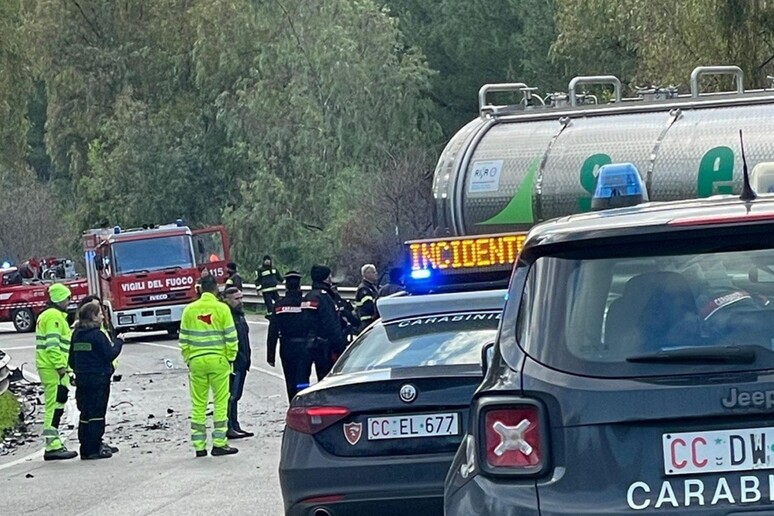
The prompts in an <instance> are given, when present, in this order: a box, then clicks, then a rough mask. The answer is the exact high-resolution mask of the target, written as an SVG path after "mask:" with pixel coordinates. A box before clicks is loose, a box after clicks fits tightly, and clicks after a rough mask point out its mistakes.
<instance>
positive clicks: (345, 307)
mask: <svg viewBox="0 0 774 516" xmlns="http://www.w3.org/2000/svg"><path fill="white" fill-rule="evenodd" d="M328 292H329V293H330V294H331V296H332V297H333V300H334V301H335V302H336V311H338V313H339V321H340V322H341V331H342V332H344V338H345V339H346V340H347V342H351V341H352V340H354V338H355V337H357V335H358V330H359V329H360V318H359V317H358V316H357V313H356V311H355V307H354V306H352V303H350V302H349V301H347V300H346V299H344V298H343V297H341V294H340V293H339V291H338V290H337V289H336V285H334V284H333V283H331V284H330V289H329V290H328Z"/></svg>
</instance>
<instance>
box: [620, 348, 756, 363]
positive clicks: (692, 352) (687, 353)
mask: <svg viewBox="0 0 774 516" xmlns="http://www.w3.org/2000/svg"><path fill="white" fill-rule="evenodd" d="M626 361H627V362H639V363H666V364H668V363H673V364H706V363H709V364H713V363H725V364H751V363H753V362H755V349H754V348H753V347H752V346H744V347H742V346H706V347H680V348H665V349H662V350H660V351H656V352H655V353H643V354H642V355H633V356H630V357H628V358H627V359H626Z"/></svg>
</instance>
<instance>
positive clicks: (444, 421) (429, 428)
mask: <svg viewBox="0 0 774 516" xmlns="http://www.w3.org/2000/svg"><path fill="white" fill-rule="evenodd" d="M459 433H460V422H459V414H457V413H456V412H452V413H448V414H416V415H411V416H390V417H369V418H368V440H369V441H376V440H379V439H406V438H412V437H435V436H443V435H458V434H459Z"/></svg>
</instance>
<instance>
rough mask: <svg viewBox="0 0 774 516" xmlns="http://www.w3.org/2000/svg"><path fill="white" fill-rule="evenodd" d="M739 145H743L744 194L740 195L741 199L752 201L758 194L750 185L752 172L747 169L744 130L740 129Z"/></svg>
mask: <svg viewBox="0 0 774 516" xmlns="http://www.w3.org/2000/svg"><path fill="white" fill-rule="evenodd" d="M739 145H740V146H741V147H742V180H743V184H742V195H740V196H739V200H740V201H744V202H750V201H754V200H755V199H757V198H758V194H756V193H755V190H753V189H752V186H750V172H749V171H748V170H747V158H745V156H744V138H743V137H742V130H741V129H739Z"/></svg>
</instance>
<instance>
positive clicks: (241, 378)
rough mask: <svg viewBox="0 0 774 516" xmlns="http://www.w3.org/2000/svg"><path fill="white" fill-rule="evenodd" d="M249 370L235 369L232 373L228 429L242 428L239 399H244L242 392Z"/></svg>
mask: <svg viewBox="0 0 774 516" xmlns="http://www.w3.org/2000/svg"><path fill="white" fill-rule="evenodd" d="M246 377H247V371H245V370H239V369H235V370H234V372H233V373H231V377H230V380H231V382H230V384H229V392H230V394H229V398H228V429H229V430H242V427H241V426H240V425H239V407H238V405H239V400H241V399H242V393H243V392H244V390H245V378H246Z"/></svg>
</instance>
